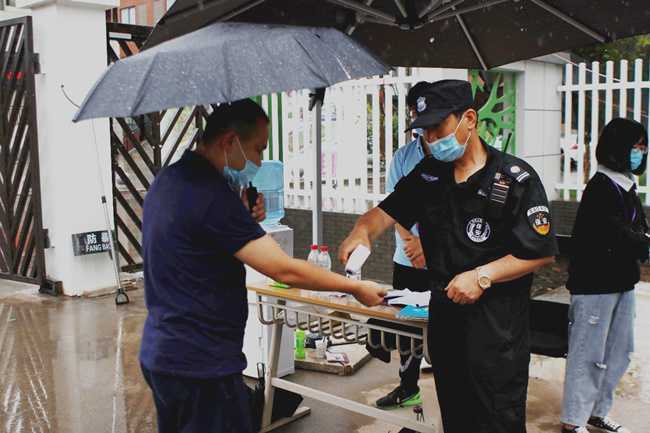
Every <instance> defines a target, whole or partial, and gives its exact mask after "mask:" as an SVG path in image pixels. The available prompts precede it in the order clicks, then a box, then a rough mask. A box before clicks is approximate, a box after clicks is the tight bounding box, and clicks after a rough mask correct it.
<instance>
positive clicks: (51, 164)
mask: <svg viewBox="0 0 650 433" xmlns="http://www.w3.org/2000/svg"><path fill="white" fill-rule="evenodd" d="M17 6H19V7H25V8H30V9H31V10H32V17H33V25H34V49H35V51H36V52H37V53H39V55H40V66H41V73H40V75H37V76H36V101H37V104H36V105H37V119H38V136H39V153H40V155H39V156H40V171H41V191H42V205H43V227H44V228H45V229H47V231H48V234H49V241H50V247H49V248H48V249H46V250H45V262H46V269H47V274H48V278H50V279H52V280H58V281H61V282H62V285H63V293H64V294H66V295H72V296H77V295H83V294H89V293H93V292H95V293H96V292H100V291H104V290H114V289H115V284H116V281H115V274H114V271H113V268H112V266H113V264H112V262H111V259H110V256H109V254H108V253H106V252H104V253H98V254H93V255H85V256H75V255H74V251H73V242H72V235H73V234H75V233H84V232H91V231H98V230H107V229H108V227H107V222H106V216H105V212H104V208H103V205H102V203H101V197H102V194H104V195H105V196H106V201H107V202H108V204H109V206H110V208H109V210H108V219H109V221H110V224H109V227H110V228H111V229H112V228H113V227H114V223H113V209H112V206H113V194H112V182H111V152H110V140H109V129H108V120H107V119H101V120H95V121H85V122H81V123H78V124H73V123H72V117H73V116H74V114H75V112H76V110H77V108H76V107H75V106H74V105H73V103H72V102H74V103H76V104H80V103H81V102H82V100H83V98H84V96H85V95H86V94H87V92H88V91H89V90H90V88H91V86H92V85H93V84H94V82H95V81H96V80H97V79H98V78H99V77H100V75H101V74H102V72H103V71H104V70H105V69H106V15H105V10H106V9H110V8H113V7H116V6H118V2H117V0H75V1H74V2H73V1H67V0H17ZM62 86H63V88H64V90H65V94H64V92H63V90H62ZM66 94H67V95H68V96H69V98H70V99H71V100H72V102H70V101H69V100H68V99H67V97H66ZM102 187H103V192H102Z"/></svg>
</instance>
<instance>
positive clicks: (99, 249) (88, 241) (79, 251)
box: [72, 230, 111, 256]
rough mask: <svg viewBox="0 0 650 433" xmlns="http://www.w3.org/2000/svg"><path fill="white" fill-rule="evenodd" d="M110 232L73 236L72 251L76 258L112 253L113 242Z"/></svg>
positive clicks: (102, 231)
mask: <svg viewBox="0 0 650 433" xmlns="http://www.w3.org/2000/svg"><path fill="white" fill-rule="evenodd" d="M109 236H110V233H109V231H108V230H101V231H96V232H86V233H75V234H73V235H72V249H73V250H74V255H75V256H85V255H87V254H97V253H104V252H106V251H110V249H111V241H110V238H109Z"/></svg>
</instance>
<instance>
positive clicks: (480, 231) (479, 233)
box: [466, 217, 492, 244]
mask: <svg viewBox="0 0 650 433" xmlns="http://www.w3.org/2000/svg"><path fill="white" fill-rule="evenodd" d="M466 231H467V237H468V238H470V240H471V241H472V242H476V243H477V244H480V243H481V242H485V241H486V240H488V238H489V237H490V234H491V233H492V229H491V228H490V224H488V222H487V221H486V220H485V219H483V218H480V217H479V218H472V219H471V220H469V222H468V223H467V227H466Z"/></svg>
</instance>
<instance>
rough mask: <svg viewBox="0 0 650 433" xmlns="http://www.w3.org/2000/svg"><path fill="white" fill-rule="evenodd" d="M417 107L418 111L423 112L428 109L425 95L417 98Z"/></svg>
mask: <svg viewBox="0 0 650 433" xmlns="http://www.w3.org/2000/svg"><path fill="white" fill-rule="evenodd" d="M417 109H418V113H421V112H423V111H424V110H426V109H427V100H426V99H425V98H424V96H420V97H419V98H418V99H417Z"/></svg>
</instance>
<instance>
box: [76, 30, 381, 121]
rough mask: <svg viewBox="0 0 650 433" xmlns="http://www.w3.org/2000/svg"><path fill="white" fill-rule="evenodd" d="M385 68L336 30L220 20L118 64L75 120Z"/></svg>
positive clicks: (319, 82) (224, 98)
mask: <svg viewBox="0 0 650 433" xmlns="http://www.w3.org/2000/svg"><path fill="white" fill-rule="evenodd" d="M387 72H388V67H387V66H386V65H384V64H383V63H382V62H381V61H379V60H377V58H375V57H374V56H373V55H372V54H371V53H370V52H368V51H367V50H365V49H364V48H363V47H361V46H360V45H359V44H358V43H357V42H355V41H354V40H352V39H351V38H349V37H348V36H346V35H345V34H343V33H341V32H340V31H338V30H335V29H330V28H308V27H294V26H279V25H264V24H239V23H216V24H212V25H210V26H207V27H204V28H202V29H200V30H197V31H195V32H192V33H189V34H186V35H184V36H182V37H179V38H176V39H174V40H171V41H168V42H165V43H162V44H160V45H158V46H156V47H154V48H152V49H150V50H146V51H144V52H141V53H139V54H136V55H134V56H131V57H128V58H126V59H124V60H120V61H118V62H116V63H114V64H113V65H112V66H111V67H109V68H108V70H107V71H106V72H105V73H104V75H103V76H102V77H101V78H100V79H99V81H98V82H97V83H96V84H95V86H94V87H93V89H92V90H91V91H90V92H89V94H88V95H87V96H86V99H85V101H84V102H83V104H82V105H81V108H80V109H79V111H78V112H77V114H76V115H75V118H74V121H75V122H76V121H79V120H84V119H90V118H97V117H129V116H136V115H140V114H145V113H152V112H156V111H161V110H165V109H168V108H172V107H183V106H190V105H197V104H204V105H205V104H217V103H222V102H231V101H236V100H239V99H243V98H247V97H251V96H257V95H261V94H266V93H272V92H280V91H288V90H296V89H305V88H320V87H327V86H331V85H333V84H336V83H339V82H341V81H346V80H351V79H356V78H362V77H367V76H371V75H382V74H385V73H387Z"/></svg>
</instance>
